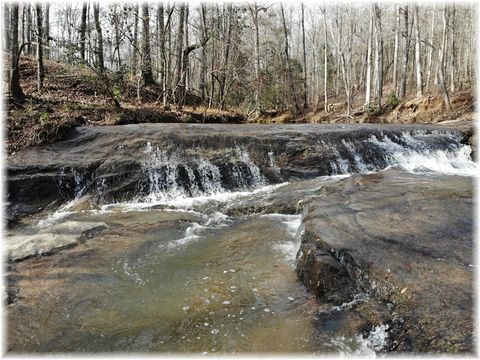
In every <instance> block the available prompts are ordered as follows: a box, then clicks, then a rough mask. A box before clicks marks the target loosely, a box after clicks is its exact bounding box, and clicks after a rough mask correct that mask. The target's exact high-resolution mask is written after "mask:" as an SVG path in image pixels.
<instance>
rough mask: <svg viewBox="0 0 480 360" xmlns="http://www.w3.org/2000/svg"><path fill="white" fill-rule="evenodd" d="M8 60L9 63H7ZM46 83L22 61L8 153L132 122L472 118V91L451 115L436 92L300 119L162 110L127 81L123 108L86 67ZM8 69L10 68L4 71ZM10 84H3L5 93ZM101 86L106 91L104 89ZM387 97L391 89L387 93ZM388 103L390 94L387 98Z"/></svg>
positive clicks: (338, 104) (54, 74)
mask: <svg viewBox="0 0 480 360" xmlns="http://www.w3.org/2000/svg"><path fill="white" fill-rule="evenodd" d="M7 61H8V59H7V58H6V59H5V65H7V64H8V63H7ZM44 65H45V80H44V88H43V90H42V93H41V95H40V94H39V93H38V92H37V89H36V86H37V79H36V62H35V60H34V59H33V58H30V57H22V59H21V61H20V77H21V81H20V83H21V86H22V88H23V91H24V93H25V94H26V95H27V101H26V102H25V103H24V104H22V105H19V104H15V103H14V102H13V101H11V99H9V101H7V106H6V115H7V116H6V142H7V152H8V153H13V152H15V151H18V150H20V149H22V148H25V147H28V146H31V145H36V144H41V143H46V142H52V141H57V140H61V139H63V138H65V137H66V136H68V133H69V132H70V130H71V129H73V128H74V127H76V126H80V125H98V126H104V125H123V124H131V123H145V122H147V123H148V122H149V123H152V122H155V123H162V122H163V123H172V122H183V123H237V124H238V123H247V122H248V123H268V124H285V123H425V122H427V123H438V122H442V121H467V122H470V121H472V120H473V119H474V90H473V88H469V89H465V90H463V91H459V92H456V93H455V94H453V96H452V97H451V102H452V111H450V112H447V111H446V109H445V106H444V104H443V101H442V98H441V97H440V96H439V95H438V94H436V93H430V94H426V95H425V96H424V97H422V98H410V99H407V100H406V101H404V102H400V103H399V104H398V105H397V106H395V107H393V106H386V107H385V109H384V110H383V112H382V113H381V114H377V113H372V112H368V111H364V110H362V109H361V106H362V103H363V98H361V96H360V95H359V96H357V99H356V100H357V101H356V102H354V106H353V109H354V111H353V117H350V118H349V117H346V116H344V114H345V108H346V106H345V102H344V99H342V98H341V97H337V98H335V97H333V98H331V104H332V105H331V107H332V109H331V110H332V111H330V112H328V113H326V112H325V111H324V110H323V104H321V107H322V109H308V110H305V111H303V112H302V113H301V114H299V115H294V114H292V113H291V112H288V111H273V110H272V111H268V112H265V113H262V114H261V115H260V116H258V117H254V118H252V117H249V116H248V115H247V114H245V113H242V111H241V110H238V109H236V110H219V109H215V108H211V109H208V108H206V107H204V106H183V107H182V108H181V109H178V108H177V107H174V106H169V107H164V106H163V104H162V101H161V89H160V88H159V87H158V86H146V87H142V88H141V94H140V96H141V99H142V101H141V102H139V101H138V99H137V86H136V83H135V82H134V81H128V82H126V83H125V84H124V85H123V88H121V89H120V90H119V93H120V94H119V99H120V104H121V108H116V107H115V106H114V104H113V101H112V100H111V99H109V97H107V96H105V95H104V92H105V90H104V88H105V87H104V84H102V83H101V81H99V79H98V76H97V75H95V74H94V73H93V72H92V71H91V70H90V69H88V68H85V67H80V68H79V67H78V66H76V67H73V66H69V65H66V64H60V63H56V62H52V61H45V64H44ZM4 68H5V69H8V66H5V67H4ZM7 88H8V86H5V89H7ZM102 88H103V90H102ZM384 92H385V93H386V94H388V93H389V90H388V89H385V91H384ZM385 102H387V96H386V98H385Z"/></svg>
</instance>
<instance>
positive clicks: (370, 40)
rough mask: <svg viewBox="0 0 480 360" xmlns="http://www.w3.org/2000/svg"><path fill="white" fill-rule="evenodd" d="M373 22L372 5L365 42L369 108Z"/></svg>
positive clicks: (366, 91)
mask: <svg viewBox="0 0 480 360" xmlns="http://www.w3.org/2000/svg"><path fill="white" fill-rule="evenodd" d="M373 20H374V11H373V4H372V5H370V24H369V26H368V41H367V80H366V86H365V105H366V106H367V107H368V106H370V102H371V92H372V44H373Z"/></svg>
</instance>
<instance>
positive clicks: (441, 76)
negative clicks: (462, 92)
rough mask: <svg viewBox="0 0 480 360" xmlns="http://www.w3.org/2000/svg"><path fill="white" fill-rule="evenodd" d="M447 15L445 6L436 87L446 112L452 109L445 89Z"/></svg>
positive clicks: (445, 6)
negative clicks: (440, 94) (441, 96)
mask: <svg viewBox="0 0 480 360" xmlns="http://www.w3.org/2000/svg"><path fill="white" fill-rule="evenodd" d="M447 28H448V15H447V5H446V4H445V5H444V6H443V32H442V46H441V47H440V49H439V54H438V59H439V66H438V87H439V88H440V92H441V93H442V95H443V101H444V103H445V106H446V108H447V110H448V111H450V110H451V109H452V107H451V105H450V97H449V96H448V91H447V87H446V85H445V49H446V41H447Z"/></svg>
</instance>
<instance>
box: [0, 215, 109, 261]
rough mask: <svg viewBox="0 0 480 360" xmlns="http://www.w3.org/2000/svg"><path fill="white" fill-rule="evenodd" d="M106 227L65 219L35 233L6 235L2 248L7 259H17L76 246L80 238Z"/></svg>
mask: <svg viewBox="0 0 480 360" xmlns="http://www.w3.org/2000/svg"><path fill="white" fill-rule="evenodd" d="M104 228H106V224H105V223H102V222H77V221H66V222H63V223H60V224H56V225H52V226H50V227H48V228H45V229H42V230H40V231H39V233H37V234H33V235H31V234H28V235H23V234H21V235H13V236H8V237H7V238H6V239H5V242H4V250H5V254H6V256H7V259H8V260H9V261H19V260H22V259H26V258H29V257H32V256H36V255H45V254H51V253H54V252H57V251H59V250H62V249H67V248H70V247H74V246H76V245H77V244H78V243H79V241H80V240H81V238H82V237H83V236H85V235H89V234H91V233H92V232H95V231H99V230H102V229H104Z"/></svg>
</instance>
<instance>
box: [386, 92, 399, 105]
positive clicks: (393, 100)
mask: <svg viewBox="0 0 480 360" xmlns="http://www.w3.org/2000/svg"><path fill="white" fill-rule="evenodd" d="M399 104H400V101H399V100H398V98H397V95H396V94H395V92H394V91H392V92H391V93H390V94H389V95H388V98H387V106H388V107H389V108H391V109H392V110H393V109H395V108H396V107H397V106H398V105H399Z"/></svg>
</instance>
